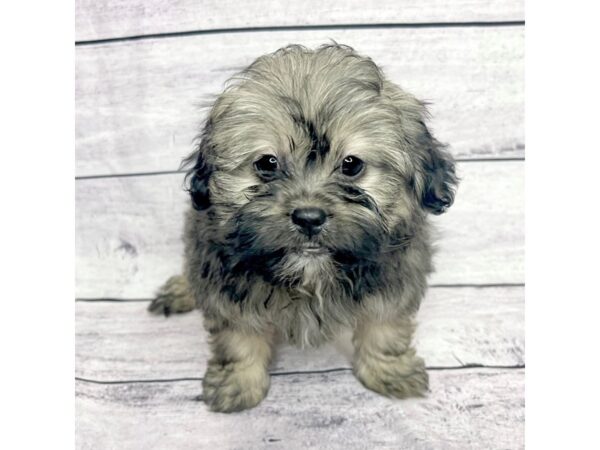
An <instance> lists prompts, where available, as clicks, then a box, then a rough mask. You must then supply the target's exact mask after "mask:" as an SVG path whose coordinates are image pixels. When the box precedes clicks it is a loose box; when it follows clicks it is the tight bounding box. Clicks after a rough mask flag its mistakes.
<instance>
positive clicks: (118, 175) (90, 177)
mask: <svg viewBox="0 0 600 450" xmlns="http://www.w3.org/2000/svg"><path fill="white" fill-rule="evenodd" d="M455 161H456V162H458V163H471V162H478V163H480V162H512V161H517V162H522V161H525V157H514V158H493V157H492V158H455ZM184 173H186V171H185V170H162V171H156V172H132V173H114V174H102V175H80V176H76V177H75V180H97V179H101V178H127V177H146V176H154V175H176V174H184Z"/></svg>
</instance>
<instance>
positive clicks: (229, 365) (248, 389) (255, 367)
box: [202, 328, 273, 412]
mask: <svg viewBox="0 0 600 450" xmlns="http://www.w3.org/2000/svg"><path fill="white" fill-rule="evenodd" d="M272 347H273V337H272V336H271V335H270V334H264V335H260V334H256V333H253V332H249V331H241V330H237V329H233V328H224V329H221V330H219V331H217V332H214V333H212V334H211V349H212V353H213V356H212V358H211V359H210V361H209V362H208V367H207V369H206V374H205V375H204V379H203V381H202V388H203V393H202V396H203V399H204V401H205V402H206V404H207V405H208V406H209V407H210V409H211V410H213V411H219V412H233V411H241V410H243V409H247V408H252V407H254V406H256V405H258V404H259V403H260V401H261V400H262V399H263V398H264V397H265V395H267V391H268V390H269V384H270V379H269V372H268V366H269V362H270V360H271V355H272Z"/></svg>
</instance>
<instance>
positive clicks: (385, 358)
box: [354, 348, 429, 398]
mask: <svg viewBox="0 0 600 450" xmlns="http://www.w3.org/2000/svg"><path fill="white" fill-rule="evenodd" d="M354 374H355V375H356V377H357V378H358V379H359V380H360V382H361V383H362V384H363V385H365V387H367V388H369V389H371V390H373V391H375V392H378V393H380V394H383V395H385V396H387V397H396V398H407V397H423V396H424V395H425V393H426V392H427V391H428V389H429V376H428V375H427V372H426V371H425V363H424V362H423V359H422V358H420V357H419V356H417V355H416V353H415V350H414V349H412V348H410V349H408V350H407V351H406V352H404V353H402V354H400V355H387V354H367V355H359V356H357V357H356V358H355V361H354Z"/></svg>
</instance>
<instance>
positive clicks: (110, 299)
mask: <svg viewBox="0 0 600 450" xmlns="http://www.w3.org/2000/svg"><path fill="white" fill-rule="evenodd" d="M502 287H508V288H513V287H525V283H488V284H466V283H463V284H432V285H430V286H429V288H431V289H451V288H457V289H463V288H480V289H486V288H502ZM75 301H76V302H89V303H93V302H110V303H131V302H150V301H152V298H113V297H97V298H94V297H87V298H81V297H76V298H75Z"/></svg>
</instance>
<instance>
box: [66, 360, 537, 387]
mask: <svg viewBox="0 0 600 450" xmlns="http://www.w3.org/2000/svg"><path fill="white" fill-rule="evenodd" d="M426 369H427V370H430V371H436V372H441V371H445V370H471V369H491V370H521V369H525V364H514V365H507V366H498V365H483V364H466V365H464V366H448V367H442V366H432V367H426ZM351 371H352V368H351V367H338V368H334V369H323V370H304V371H303V370H298V371H289V372H271V373H270V375H271V376H272V377H283V376H290V375H318V374H327V373H338V372H351ZM75 380H76V381H81V382H84V383H91V384H106V385H111V384H143V383H176V382H180V381H202V377H188V378H165V379H151V380H123V381H101V380H92V379H90V378H83V377H75Z"/></svg>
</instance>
